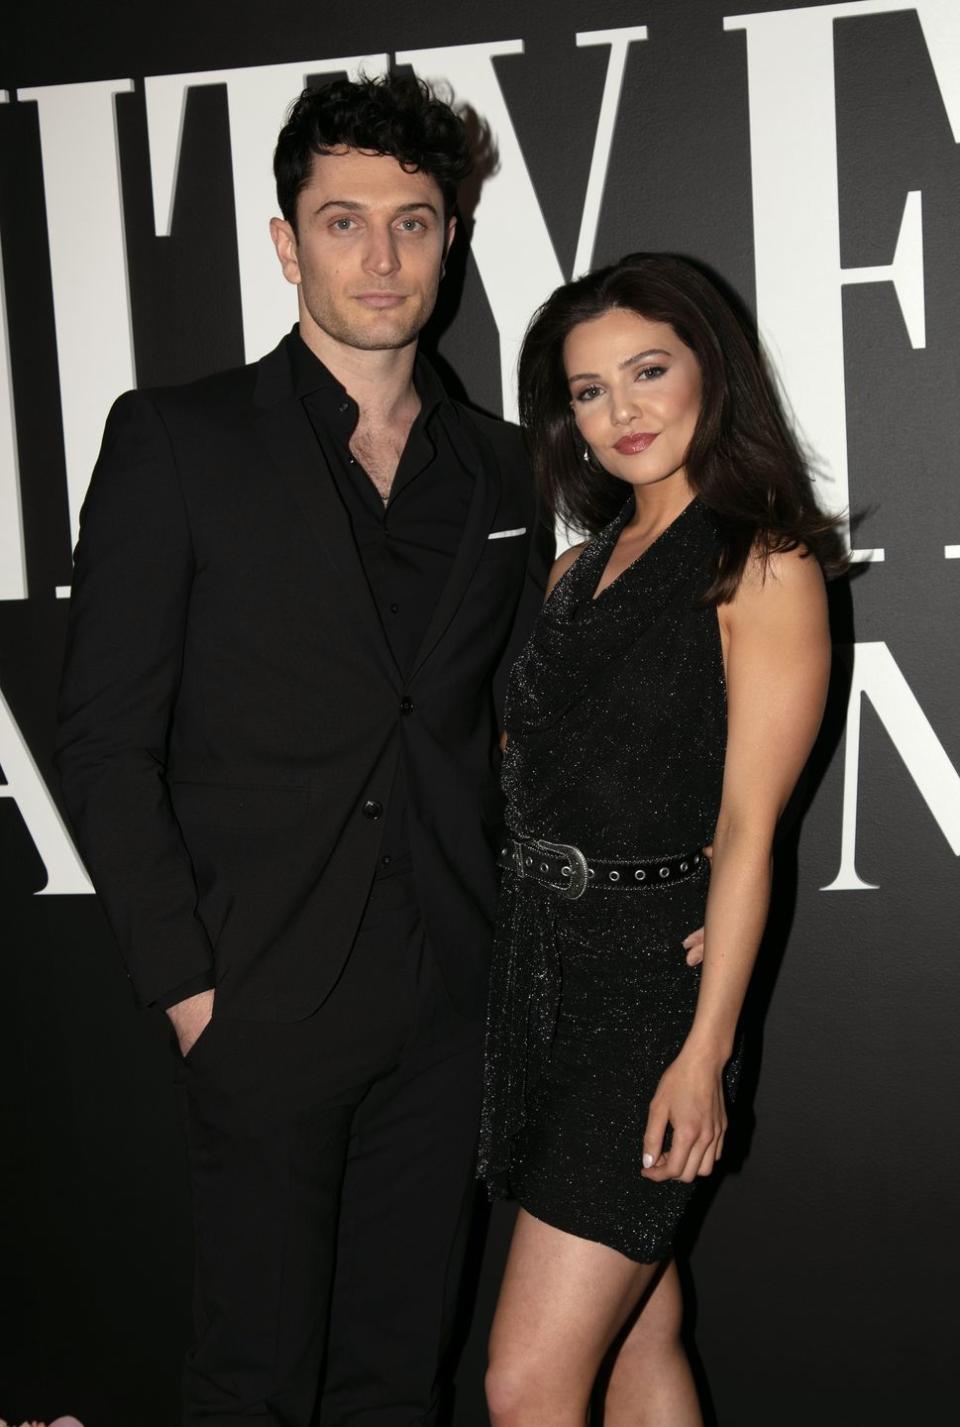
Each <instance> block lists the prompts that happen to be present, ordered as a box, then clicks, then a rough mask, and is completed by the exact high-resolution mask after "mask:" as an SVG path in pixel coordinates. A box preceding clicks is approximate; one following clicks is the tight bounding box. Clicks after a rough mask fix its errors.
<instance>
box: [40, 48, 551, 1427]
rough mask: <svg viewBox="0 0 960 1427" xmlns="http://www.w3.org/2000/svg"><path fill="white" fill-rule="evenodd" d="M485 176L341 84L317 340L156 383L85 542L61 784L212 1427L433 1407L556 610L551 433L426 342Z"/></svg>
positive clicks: (320, 171)
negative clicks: (119, 971)
mask: <svg viewBox="0 0 960 1427" xmlns="http://www.w3.org/2000/svg"><path fill="white" fill-rule="evenodd" d="M468 168H469V153H468V144H467V137H466V132H465V129H464V125H463V124H462V122H461V120H460V118H459V117H458V116H457V115H456V114H455V113H454V112H453V110H452V109H451V108H450V107H449V106H448V105H446V104H444V103H442V102H440V101H439V100H438V99H437V98H436V97H435V96H434V95H433V94H432V93H431V91H430V90H429V89H428V88H427V86H426V85H424V84H423V83H422V82H420V81H418V80H417V79H415V78H414V77H412V76H406V77H404V76H400V75H392V76H390V77H387V78H385V79H382V80H363V81H361V82H359V83H350V82H347V81H337V82H335V83H333V84H330V85H327V86H326V87H325V88H323V89H320V90H315V91H306V92H304V94H302V95H301V96H300V98H299V99H298V100H297V102H296V104H295V105H294V106H293V108H292V111H291V114H290V117H289V120H288V122H287V123H286V125H285V126H284V128H283V130H282V132H281V134H280V139H279V143H278V145H277V150H276V158H275V172H276V178H277V191H278V198H279V202H280V208H281V212H282V215H283V216H282V217H280V218H274V219H273V221H272V223H271V232H272V237H273V241H274V243H275V246H276V250H277V254H278V257H279V260H280V265H281V268H282V271H283V275H284V277H285V278H286V279H287V281H288V282H290V283H292V284H294V285H295V286H296V289H297V297H298V304H299V322H298V324H297V326H296V327H295V328H294V329H293V331H292V332H291V333H290V334H289V335H288V336H286V337H285V338H284V339H283V340H282V341H281V343H280V345H279V346H278V347H277V348H276V350H275V351H273V352H271V353H270V354H269V355H268V356H266V357H264V358H263V359H262V360H261V361H259V362H257V363H255V364H253V365H251V366H249V367H245V368H243V369H241V370H238V371H231V372H226V373H223V374H220V375H217V376H214V377H211V378H208V379H206V380H204V381H201V382H197V383H194V384H191V385H189V386H185V387H180V388H175V389H166V390H157V391H140V392H130V393H127V394H126V395H125V396H123V397H121V398H120V400H119V401H118V402H117V403H116V405H115V406H114V408H113V411H112V412H111V414H110V417H109V420H108V422H107V427H106V432H105V436H104V443H103V449H102V452H101V455H100V459H99V461H98V464H97V468H96V471H95V473H94V476H93V480H92V483H91V486H90V492H89V495H88V497H87V501H86V504H85V507H84V512H83V519H82V528H81V535H80V542H79V545H78V549H77V557H76V575H75V581H74V586H73V598H72V608H71V625H70V635H69V645H68V655H67V661H66V668H65V673H64V682H63V689H62V697H61V732H60V740H59V751H58V764H59V768H60V771H61V775H62V780H63V787H64V792H65V797H66V801H67V805H68V808H69V811H70V814H71V817H72V820H73V822H74V825H75V828H76V831H77V835H78V839H79V843H80V846H81V848H82V850H83V853H84V855H85V858H86V860H87V863H88V866H89V868H90V871H91V874H92V876H93V878H94V881H95V883H96V886H97V889H98V892H99V894H100V896H101V898H102V901H103V904H104V906H105V908H106V911H107V915H108V917H109V919H110V922H111V924H112V927H113V929H114V931H115V933H116V935H117V938H118V940H119V942H120V945H121V948H122V951H123V954H124V958H125V962H126V966H127V969H128V973H129V975H130V977H131V980H132V982H133V986H134V989H135V992H136V995H137V997H138V999H139V1001H140V1003H141V1004H144V1005H148V1006H154V1007H159V1008H163V1009H164V1010H166V1011H167V1013H168V1015H169V1017H170V1020H171V1022H172V1023H173V1026H174V1029H175V1031H176V1036H177V1040H178V1043H179V1056H178V1072H177V1073H178V1079H179V1081H180V1084H181V1086H182V1090H183V1099H184V1106H185V1117H186V1125H187V1140H188V1147H189V1154H190V1166H191V1177H192V1190H193V1205H194V1219H195V1231H196V1243H197V1270H196V1293H195V1341H194V1345H193V1348H192V1350H191V1352H190V1354H189V1357H188V1361H187V1366H186V1372H185V1403H186V1406H185V1415H184V1418H183V1421H184V1423H185V1424H188V1427H198V1424H200V1423H201V1422H202V1423H203V1424H205V1427H241V1424H243V1427H249V1424H250V1423H251V1422H261V1423H265V1424H266V1423H270V1424H280V1423H283V1424H284V1427H308V1424H309V1423H310V1422H311V1421H312V1420H313V1417H314V1413H315V1409H316V1406H317V1399H318V1396H319V1400H320V1419H319V1420H320V1421H321V1422H322V1423H323V1424H324V1427H334V1424H341V1423H342V1424H346V1423H348V1422H350V1423H364V1424H369V1427H374V1424H377V1427H402V1424H411V1423H415V1422H416V1423H426V1422H433V1421H435V1420H436V1415H437V1412H438V1401H439V1398H440V1386H439V1385H440V1383H441V1380H442V1379H441V1365H442V1358H443V1351H444V1347H445V1345H446V1343H447V1340H448V1337H449V1332H450V1325H451V1316H452V1312H453V1307H454V1303H455V1299H456V1295H457V1289H458V1283H459V1279H460V1269H461V1264H462V1258H463V1252H464V1246H465V1239H466V1233H467V1228H468V1225H469V1221H470V1217H471V1208H472V1204H473V1158H474V1151H475V1138H476V1132H477V1119H478V1096H479V1087H480V1058H481V1039H482V1025H483V1014H484V1003H485V985H486V969H487V953H488V949H489V944H490V938H491V927H492V919H493V914H494V903H495V894H496V873H495V865H494V850H495V844H496V841H497V838H498V824H499V819H500V796H499V790H498V783H497V761H498V751H497V730H498V720H497V713H496V700H495V697H494V694H493V689H494V687H495V684H496V676H497V672H498V670H499V669H501V668H502V667H503V666H504V665H505V664H506V662H507V661H508V660H509V658H510V655H511V650H512V649H514V648H515V647H516V644H517V642H518V641H519V639H520V638H521V637H522V635H523V633H524V631H525V629H526V626H527V624H528V623H529V621H530V619H531V618H532V615H533V612H534V611H535V609H536V606H537V605H538V603H539V600H540V598H541V595H542V586H543V582H544V578H545V575H546V569H547V566H548V558H549V549H548V543H549V542H548V541H547V540H546V539H541V538H540V537H539V536H537V538H536V539H535V534H536V532H537V529H538V524H537V519H536V512H535V505H534V495H533V489H532V485H531V481H530V478H529V474H528V469H527V465H526V462H525V460H524V456H523V452H522V448H521V443H520V438H519V434H518V432H517V431H516V429H515V428H513V427H511V426H508V425H507V424H505V423H503V422H500V421H496V420H494V419H492V418H489V417H485V416H483V415H480V414H479V413H477V412H475V411H473V410H471V409H469V408H468V407H466V406H464V405H462V404H460V403H458V402H456V401H453V400H451V399H450V397H449V396H448V395H447V393H446V392H445V391H444V388H443V386H442V385H441V383H440V381H439V379H438V377H437V375H436V373H435V372H434V371H433V370H432V368H431V367H430V365H429V364H428V363H427V362H426V360H425V359H424V358H423V357H422V356H420V355H418V352H417V344H418V336H419V333H420V331H421V329H422V328H423V326H424V324H425V323H426V321H427V319H428V318H429V316H430V314H431V312H432V310H433V307H434V304H435V301H436V297H437V291H438V285H439V283H440V280H441V278H442V276H443V271H444V260H445V257H446V254H447V252H448V250H449V247H450V244H451V242H452V241H453V238H454V233H455V229H456V218H455V211H454V205H455V195H456V189H457V184H458V182H459V181H460V180H461V179H462V178H463V177H464V176H465V174H466V172H467V171H468Z"/></svg>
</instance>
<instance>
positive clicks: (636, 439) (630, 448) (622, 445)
mask: <svg viewBox="0 0 960 1427" xmlns="http://www.w3.org/2000/svg"><path fill="white" fill-rule="evenodd" d="M659 434H660V433H659V431H632V432H631V433H630V435H629V436H621V437H620V440H619V441H618V442H617V443H616V445H615V446H614V448H613V449H614V450H615V451H619V452H620V454H621V456H638V455H639V454H640V452H641V451H645V450H646V449H647V447H648V446H652V445H653V443H654V441H656V439H657V437H658V436H659Z"/></svg>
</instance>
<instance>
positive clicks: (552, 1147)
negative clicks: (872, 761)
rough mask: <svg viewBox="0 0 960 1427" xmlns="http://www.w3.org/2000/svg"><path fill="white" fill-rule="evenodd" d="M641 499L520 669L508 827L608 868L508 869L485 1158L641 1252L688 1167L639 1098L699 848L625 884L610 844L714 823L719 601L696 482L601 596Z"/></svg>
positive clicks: (666, 1222) (512, 693) (574, 581)
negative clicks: (653, 1164) (568, 891)
mask: <svg viewBox="0 0 960 1427" xmlns="http://www.w3.org/2000/svg"><path fill="white" fill-rule="evenodd" d="M632 513H633V498H632V497H631V498H630V499H629V500H628V502H627V504H626V506H625V507H624V509H623V510H622V511H621V513H620V515H619V516H618V517H617V518H616V519H615V520H614V521H612V522H611V523H610V525H608V526H607V527H606V528H605V529H604V530H602V531H601V532H600V534H599V535H597V536H596V538H595V539H594V540H592V541H591V542H590V543H589V544H588V545H587V547H586V549H585V550H584V551H583V553H582V554H581V555H580V557H579V559H577V560H576V561H575V563H574V564H573V566H572V567H571V568H570V569H569V570H568V571H567V573H566V574H565V575H564V576H563V577H562V579H560V580H559V582H558V583H557V585H556V587H555V589H554V591H553V593H552V594H551V596H550V598H549V599H548V600H547V601H546V603H545V605H544V607H543V610H542V612H541V614H540V617H539V619H538V621H537V624H536V626H535V628H534V631H533V633H532V635H531V637H530V640H529V642H528V643H527V645H526V647H525V649H524V650H523V652H522V653H521V655H520V658H519V659H518V660H517V663H516V664H515V665H514V668H513V671H512V673H511V676H510V682H509V686H508V691H507V705H506V715H505V724H506V728H507V732H508V733H509V743H508V746H507V749H506V752H505V754H504V762H503V774H502V776H503V785H504V789H505V792H506V795H507V827H508V830H509V832H510V833H511V834H512V835H513V837H515V838H518V839H523V838H536V839H543V840H546V841H549V842H553V843H565V844H572V845H573V846H575V847H577V848H579V849H580V850H581V851H582V852H583V853H584V854H585V855H586V857H587V860H588V861H592V862H595V863H596V869H597V871H598V872H599V873H600V875H599V876H597V877H595V878H594V880H593V881H592V882H591V884H590V886H589V888H588V890H587V891H586V892H585V893H584V894H583V895H582V896H581V897H580V898H579V899H577V900H571V899H569V898H567V897H564V896H563V895H562V894H561V893H559V892H558V891H555V890H553V889H552V888H550V887H545V886H542V885H540V884H539V883H538V882H537V881H535V880H534V879H533V878H532V877H531V876H527V875H524V876H518V875H517V873H516V872H514V871H509V870H508V871H506V872H505V873H504V878H503V887H502V892H501V904H500V913H499V920H498V929H497V939H496V948H495V953H494V963H493V969H492V980H491V994H490V1010H489V1024H488V1035H487V1062H486V1072H485V1074H486V1083H485V1098H484V1111H483V1123H482V1132H481V1149H480V1167H479V1172H480V1175H481V1177H482V1178H483V1179H485V1180H486V1182H487V1186H488V1188H489V1191H490V1193H491V1195H495V1196H505V1197H512V1198H515V1199H517V1200H518V1201H519V1203H520V1204H521V1205H523V1207H524V1208H525V1209H527V1210H528V1211H529V1213H531V1214H532V1215H534V1217H536V1218H537V1219H541V1220H544V1221H545V1222H546V1223H548V1224H552V1225H554V1226H555V1227H557V1228H559V1229H563V1230H565V1231H567V1232H568V1233H571V1234H576V1235H578V1236H579V1237H580V1238H586V1239H593V1240H596V1241H598V1242H600V1243H604V1244H607V1245H609V1246H610V1247H612V1248H615V1249H618V1250H619V1251H620V1252H621V1253H623V1254H626V1255H627V1256H628V1257H629V1258H631V1259H634V1260H636V1261H638V1262H642V1263H650V1262H654V1261H656V1260H658V1259H661V1258H663V1257H664V1256H666V1255H667V1254H668V1253H669V1252H670V1247H671V1243H672V1240H673V1235H674V1231H675V1229H676V1226H677V1223H678V1221H679V1219H680V1216H681V1214H682V1213H683V1210H684V1207H685V1205H686V1203H687V1201H688V1199H689V1197H690V1194H691V1192H692V1188H693V1186H691V1185H687V1184H681V1183H680V1182H678V1181H666V1182H663V1183H654V1182H652V1181H650V1180H645V1179H643V1178H641V1174H640V1170H641V1156H642V1153H643V1146H642V1140H643V1132H644V1126H645V1124H646V1119H647V1110H648V1107H649V1103H650V1100H651V1098H652V1096H653V1093H654V1091H655V1090H656V1087H657V1083H658V1081H659V1079H660V1076H661V1074H662V1072H663V1070H664V1069H665V1068H666V1066H667V1065H668V1064H669V1063H670V1062H671V1061H672V1060H673V1059H674V1058H675V1057H676V1055H677V1053H678V1052H679V1050H680V1048H681V1047H682V1045H683V1042H684V1039H685V1037H686V1035H687V1032H688V1030H689V1027H690V1024H691V1020H692V1018H693V1013H694V1009H695V1006H696V998H697V989H698V986H699V981H700V968H699V967H689V966H688V965H687V964H686V953H685V951H684V948H683V946H682V945H681V943H682V940H683V938H684V937H685V936H687V935H688V934H689V933H690V932H691V931H693V930H695V928H697V927H699V926H701V925H702V924H703V919H704V909H705V906H706V896H707V885H708V880H709V864H708V862H707V861H706V859H701V860H700V862H699V864H698V866H697V870H696V871H695V873H694V874H693V875H692V876H688V877H685V878H684V879H683V880H680V881H677V882H676V883H675V884H669V885H668V884H665V883H658V882H656V881H654V880H649V881H646V882H644V883H642V884H641V883H628V882H627V880H626V879H624V880H623V881H622V882H621V883H620V884H619V885H617V886H612V885H610V883H609V882H608V881H606V879H605V878H604V876H603V871H602V864H603V860H608V861H614V860H621V861H626V860H629V859H636V860H640V859H660V858H664V859H665V858H668V857H674V856H681V855H684V854H687V853H690V852H693V851H695V850H696V849H699V848H701V847H703V845H704V844H706V843H707V842H709V841H710V840H711V838H712V836H713V830H714V827H715V824H716V819H717V814H718V811H719V807H720V792H721V783H722V778H723V761H724V750H725V746H726V687H725V682H724V673H723V660H722V655H721V647H720V632H719V626H718V623H717V612H716V609H715V608H713V607H704V606H703V605H702V604H701V603H699V599H698V597H699V596H700V595H701V594H702V593H703V591H704V590H705V589H706V588H707V585H708V583H709V580H710V575H711V567H712V562H713V558H714V555H715V551H716V541H717V535H716V528H715V526H714V524H713V520H712V518H711V515H710V513H709V511H708V510H707V508H706V507H705V506H704V505H703V504H702V502H701V501H700V500H699V499H694V500H693V501H692V502H691V504H690V505H688V506H687V507H686V508H685V510H684V511H683V512H682V513H681V514H680V516H679V517H678V518H677V519H676V520H675V521H674V522H673V524H672V525H670V526H668V527H667V529H666V530H665V531H664V532H663V533H662V534H661V535H660V536H659V537H658V538H657V539H656V540H655V541H654V543H653V544H652V545H650V546H649V547H648V549H647V550H646V551H645V552H644V553H643V554H642V555H641V556H640V557H639V559H637V560H636V561H634V563H633V564H632V565H630V566H629V567H628V568H627V569H626V570H624V571H623V573H622V574H621V575H620V576H619V577H618V578H617V579H616V580H615V581H614V582H613V583H612V584H611V585H609V586H608V587H607V588H606V589H605V590H604V591H603V592H602V594H600V595H598V596H597V597H596V598H592V596H593V595H594V592H595V590H596V587H597V585H598V583H599V581H600V578H601V575H602V573H603V570H604V568H605V566H606V564H607V561H608V559H609V557H610V554H611V551H612V550H613V547H614V545H615V543H616V540H617V537H618V535H619V534H620V531H621V530H622V529H623V527H624V525H625V524H626V522H627V520H628V519H629V518H630V516H631V515H632ZM732 1079H733V1071H732V1069H730V1068H728V1089H731V1088H732V1084H731V1081H732Z"/></svg>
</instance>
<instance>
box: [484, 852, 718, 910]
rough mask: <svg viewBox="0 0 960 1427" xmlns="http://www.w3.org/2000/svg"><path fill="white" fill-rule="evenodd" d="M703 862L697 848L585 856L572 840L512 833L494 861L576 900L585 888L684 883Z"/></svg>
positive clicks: (617, 888)
mask: <svg viewBox="0 0 960 1427" xmlns="http://www.w3.org/2000/svg"><path fill="white" fill-rule="evenodd" d="M703 860H704V854H703V852H702V851H701V850H700V849H699V848H698V849H697V851H696V852H684V853H681V854H680V855H679V856H677V857H653V858H639V857H638V858H630V859H629V860H615V859H613V858H609V857H591V858H588V857H587V856H586V854H585V853H583V852H581V851H580V849H579V847H573V846H572V845H571V844H570V843H566V842H544V841H543V840H542V839H539V838H529V839H527V838H514V837H511V838H508V839H507V841H506V843H505V844H504V846H503V847H502V848H501V849H500V856H499V857H498V858H497V865H498V866H500V867H503V868H504V869H505V870H507V871H509V872H515V873H516V874H517V876H518V877H529V878H531V879H532V881H534V882H539V884H540V886H541V887H550V888H551V889H552V890H553V891H554V892H559V893H561V895H562V896H564V897H569V898H570V899H571V900H576V898H577V897H582V896H583V894H584V892H585V891H586V890H587V888H588V887H590V888H604V889H609V890H615V891H619V892H637V891H640V890H641V889H642V888H649V887H663V886H669V885H670V884H671V883H673V882H682V881H683V880H684V878H686V877H692V876H693V874H694V873H695V872H696V871H697V869H698V868H699V866H700V864H701V862H703Z"/></svg>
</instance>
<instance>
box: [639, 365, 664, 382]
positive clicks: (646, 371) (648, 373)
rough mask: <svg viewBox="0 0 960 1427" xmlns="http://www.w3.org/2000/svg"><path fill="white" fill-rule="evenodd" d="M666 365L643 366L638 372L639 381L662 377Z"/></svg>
mask: <svg viewBox="0 0 960 1427" xmlns="http://www.w3.org/2000/svg"><path fill="white" fill-rule="evenodd" d="M666 370H667V369H666V367H641V368H640V370H639V371H638V372H637V381H649V380H651V379H652V378H654V377H662V376H663V374H664V372H665V371H666Z"/></svg>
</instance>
